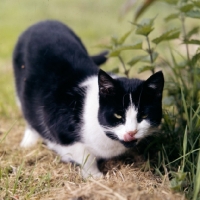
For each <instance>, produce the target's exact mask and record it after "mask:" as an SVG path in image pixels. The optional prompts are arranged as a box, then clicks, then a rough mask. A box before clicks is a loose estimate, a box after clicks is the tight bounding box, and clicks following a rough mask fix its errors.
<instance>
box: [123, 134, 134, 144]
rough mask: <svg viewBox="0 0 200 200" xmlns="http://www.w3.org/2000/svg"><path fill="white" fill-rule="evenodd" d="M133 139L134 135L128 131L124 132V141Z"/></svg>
mask: <svg viewBox="0 0 200 200" xmlns="http://www.w3.org/2000/svg"><path fill="white" fill-rule="evenodd" d="M133 140H136V138H135V137H134V135H133V136H132V135H130V134H129V133H126V134H125V135H124V141H125V142H130V141H133Z"/></svg>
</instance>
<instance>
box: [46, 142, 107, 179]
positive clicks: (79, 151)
mask: <svg viewBox="0 0 200 200" xmlns="http://www.w3.org/2000/svg"><path fill="white" fill-rule="evenodd" d="M47 146H48V147H49V148H50V149H52V150H54V151H56V152H57V153H58V154H59V155H60V156H61V159H62V161H63V162H75V163H77V164H79V165H80V166H81V173H82V176H83V178H88V177H90V176H91V177H93V178H100V177H102V176H103V174H102V173H101V172H100V171H99V169H98V167H97V160H96V157H95V156H94V155H93V154H92V153H91V152H89V151H88V150H87V148H86V147H85V145H84V144H82V143H80V142H77V143H75V144H72V145H68V146H62V145H59V144H55V143H52V142H49V141H48V142H47Z"/></svg>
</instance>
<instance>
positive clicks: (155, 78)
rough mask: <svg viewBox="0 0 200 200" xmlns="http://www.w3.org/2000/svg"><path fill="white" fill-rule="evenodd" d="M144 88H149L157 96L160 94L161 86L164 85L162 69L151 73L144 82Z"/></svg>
mask: <svg viewBox="0 0 200 200" xmlns="http://www.w3.org/2000/svg"><path fill="white" fill-rule="evenodd" d="M144 85H145V88H144V89H145V90H150V91H151V92H153V93H154V94H156V96H157V97H159V96H162V92H163V87H164V76H163V73H162V71H159V72H156V73H155V74H153V75H151V76H150V77H149V78H148V79H147V80H146V81H145V83H144Z"/></svg>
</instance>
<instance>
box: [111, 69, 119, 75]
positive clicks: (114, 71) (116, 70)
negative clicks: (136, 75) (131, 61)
mask: <svg viewBox="0 0 200 200" xmlns="http://www.w3.org/2000/svg"><path fill="white" fill-rule="evenodd" d="M111 72H112V73H114V74H118V73H119V67H116V68H114V69H112V71H111Z"/></svg>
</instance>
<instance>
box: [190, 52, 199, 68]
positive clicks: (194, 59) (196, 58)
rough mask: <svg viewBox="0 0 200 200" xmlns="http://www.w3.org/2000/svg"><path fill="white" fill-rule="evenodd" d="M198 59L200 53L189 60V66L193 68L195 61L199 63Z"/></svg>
mask: <svg viewBox="0 0 200 200" xmlns="http://www.w3.org/2000/svg"><path fill="white" fill-rule="evenodd" d="M199 59H200V53H197V54H196V55H194V56H193V57H192V59H191V65H192V66H195V65H196V63H197V61H199Z"/></svg>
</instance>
